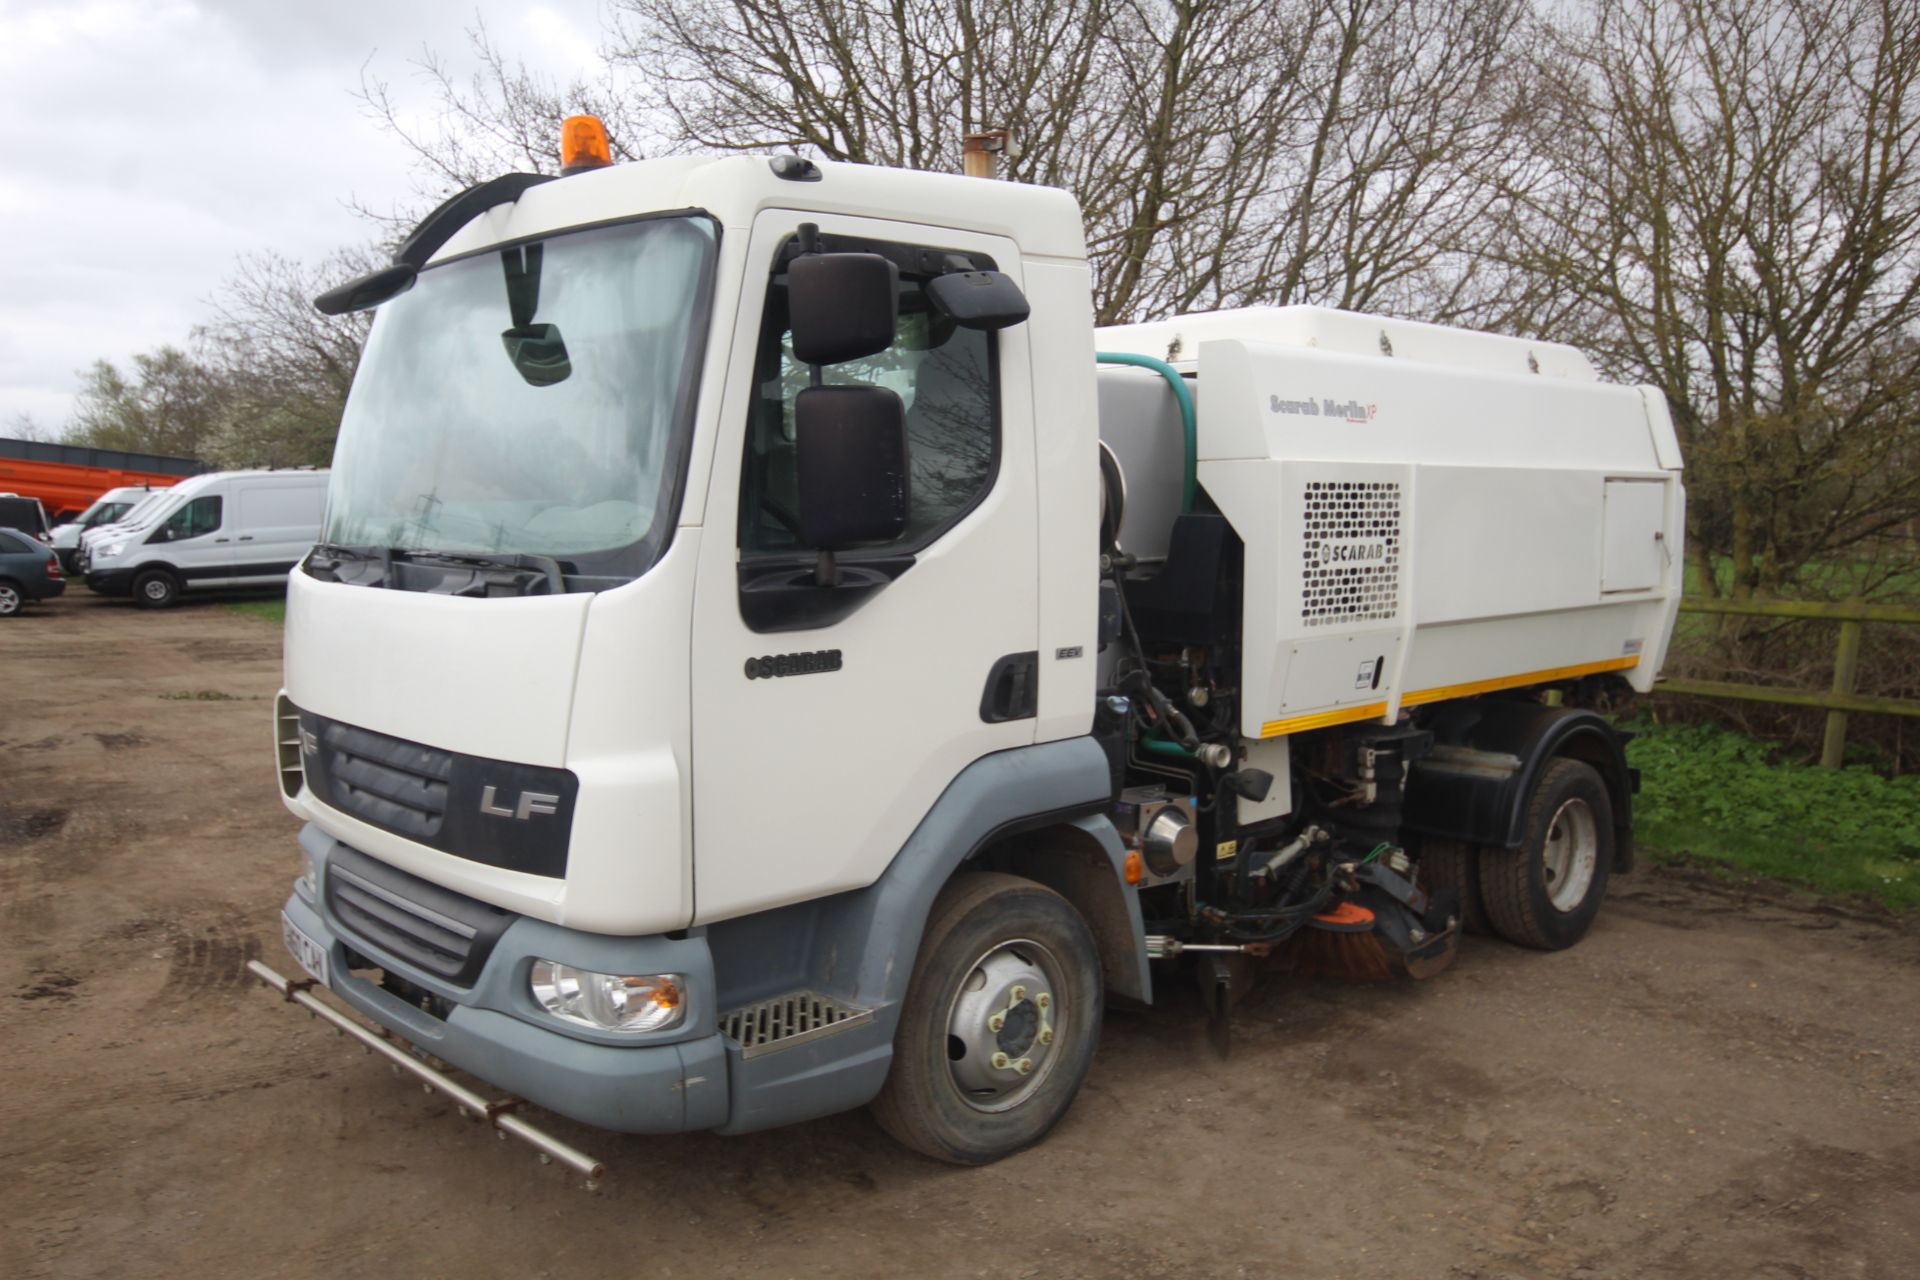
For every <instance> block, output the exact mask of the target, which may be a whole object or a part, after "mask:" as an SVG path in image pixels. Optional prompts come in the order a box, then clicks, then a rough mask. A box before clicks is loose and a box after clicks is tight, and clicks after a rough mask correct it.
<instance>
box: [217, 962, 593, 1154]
mask: <svg viewBox="0 0 1920 1280" xmlns="http://www.w3.org/2000/svg"><path fill="white" fill-rule="evenodd" d="M247 970H248V971H249V972H250V973H252V974H253V976H254V977H256V978H258V979H260V981H262V982H264V983H265V984H266V985H267V986H269V987H271V988H272V989H273V990H275V991H277V992H279V993H280V998H281V999H283V1000H285V1001H286V1002H287V1003H288V1004H297V1005H300V1006H301V1007H303V1008H305V1009H306V1011H307V1012H308V1013H309V1014H311V1015H313V1016H315V1017H320V1018H325V1019H326V1020H327V1021H328V1022H329V1023H331V1024H333V1026H334V1028H335V1030H337V1031H339V1032H341V1033H343V1034H346V1035H350V1036H352V1037H353V1038H354V1039H355V1040H358V1041H359V1042H360V1043H361V1045H362V1046H363V1047H364V1048H365V1049H366V1050H367V1051H368V1052H370V1053H377V1054H379V1055H380V1056H381V1057H383V1058H385V1059H386V1060H387V1062H388V1063H389V1064H391V1065H392V1066H393V1067H394V1068H395V1070H396V1071H406V1072H408V1073H410V1074H411V1075H413V1076H414V1077H415V1078H417V1079H418V1080H419V1081H420V1084H421V1087H422V1088H425V1089H427V1090H428V1091H434V1090H438V1091H439V1092H441V1093H444V1094H445V1095H447V1097H449V1098H452V1099H453V1100H454V1101H455V1102H456V1103H458V1104H459V1105H460V1109H461V1110H462V1111H463V1112H464V1113H466V1114H468V1115H471V1116H477V1117H479V1118H481V1119H483V1120H485V1121H486V1122H487V1123H488V1124H490V1125H492V1126H493V1128H494V1132H495V1133H496V1134H498V1135H499V1136H500V1137H502V1138H504V1137H506V1136H507V1135H508V1134H512V1135H513V1136H514V1137H516V1138H518V1139H520V1141H522V1142H524V1143H526V1144H527V1145H528V1146H530V1147H532V1148H533V1149H534V1150H535V1151H538V1152H539V1153H540V1162H541V1163H542V1164H545V1163H547V1162H548V1161H550V1160H558V1161H559V1162H560V1163H561V1164H564V1165H566V1166H567V1167H568V1168H570V1169H572V1170H574V1171H575V1172H576V1173H579V1174H581V1175H582V1176H583V1177H585V1178H586V1180H587V1189H588V1190H589V1191H591V1190H593V1189H595V1188H596V1187H597V1186H598V1185H599V1180H600V1178H601V1177H602V1176H603V1175H604V1174H605V1173H606V1166H605V1165H603V1164H601V1163H600V1162H599V1161H598V1160H596V1159H594V1158H593V1157H592V1156H590V1155H588V1154H586V1153H585V1152H584V1151H581V1150H579V1149H578V1148H576V1147H572V1146H569V1145H567V1144H566V1143H564V1142H562V1141H560V1139H558V1138H556V1137H554V1136H553V1135H552V1134H550V1133H547V1132H545V1131H544V1130H542V1129H539V1128H536V1127H535V1126H533V1125H531V1124H528V1123H527V1122H526V1121H525V1120H522V1119H521V1118H520V1117H519V1116H517V1115H514V1114H513V1112H514V1110H515V1108H517V1107H519V1106H520V1101H519V1099H517V1098H507V1099H503V1100H501V1101H497V1102H496V1101H491V1100H489V1099H487V1098H483V1097H481V1096H480V1095H479V1094H477V1093H475V1092H474V1091H473V1090H471V1089H469V1088H467V1087H466V1086H465V1085H463V1084H461V1083H460V1082H459V1081H457V1080H455V1079H454V1078H453V1077H451V1076H449V1075H446V1074H444V1073H442V1072H439V1071H436V1070H434V1069H433V1068H432V1067H430V1066H428V1065H427V1064H426V1063H424V1062H422V1061H420V1059H418V1058H416V1057H414V1056H413V1055H412V1054H411V1053H408V1052H407V1051H406V1050H404V1049H402V1048H400V1047H399V1045H398V1044H397V1043H396V1042H395V1040H394V1039H393V1037H392V1036H390V1035H389V1034H388V1033H387V1031H386V1030H385V1029H384V1028H382V1029H380V1030H377V1031H376V1030H372V1029H369V1028H367V1027H365V1026H362V1025H361V1024H360V1023H359V1022H356V1021H355V1020H354V1019H352V1018H349V1017H347V1016H346V1015H345V1014H343V1013H341V1012H340V1011H339V1010H337V1009H335V1008H333V1006H331V1005H329V1004H326V1003H324V1002H323V1001H321V1000H319V999H317V998H315V997H314V996H313V995H312V994H311V993H310V991H311V988H313V987H314V986H316V985H318V984H316V983H314V982H311V981H309V980H306V979H299V980H293V979H288V978H283V977H281V976H280V975H279V974H277V973H275V972H274V971H273V970H272V969H269V968H268V967H267V966H266V965H264V964H261V963H260V962H259V961H258V960H249V961H247Z"/></svg>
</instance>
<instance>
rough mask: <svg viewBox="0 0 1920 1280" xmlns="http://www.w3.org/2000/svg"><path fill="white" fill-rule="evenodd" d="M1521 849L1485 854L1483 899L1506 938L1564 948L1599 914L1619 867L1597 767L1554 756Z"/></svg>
mask: <svg viewBox="0 0 1920 1280" xmlns="http://www.w3.org/2000/svg"><path fill="white" fill-rule="evenodd" d="M1523 833H1524V834H1523V838H1522V840H1521V842H1520V847H1519V848H1518V849H1488V850H1486V851H1485V852H1484V853H1483V854H1482V856H1481V859H1480V899H1481V901H1482V902H1484V903H1485V904H1486V908H1487V919H1488V920H1489V921H1490V922H1491V923H1492V925H1493V927H1494V930H1495V931H1496V932H1498V933H1499V934H1500V936H1501V937H1503V938H1505V939H1506V940H1507V941H1509V942H1512V943H1516V944H1518V945H1520V946H1523V947H1534V948H1537V949H1539V950H1541V951H1561V950H1564V949H1566V948H1567V947H1570V946H1572V945H1573V944H1574V943H1576V942H1578V941H1580V939H1582V938H1584V937H1585V936H1586V934H1587V930H1588V929H1589V928H1590V927H1592V925H1593V918H1594V917H1595V916H1597V915H1598V914H1600V900H1601V899H1602V898H1604V897H1606V894H1607V873H1608V871H1609V870H1611V869H1612V867H1613V801H1612V798H1611V797H1610V796H1609V795H1608V794H1607V784H1606V783H1605V782H1603V781H1602V780H1601V778H1600V775H1599V774H1598V773H1597V772H1595V771H1594V769H1593V766H1591V765H1587V764H1582V763H1581V762H1580V761H1578V760H1566V759H1558V760H1552V761H1549V762H1548V764H1547V766H1546V768H1544V769H1542V770H1541V771H1540V777H1539V779H1538V781H1536V782H1535V783H1534V788H1533V794H1532V795H1530V796H1528V797H1527V812H1526V821H1525V825H1524V827H1523Z"/></svg>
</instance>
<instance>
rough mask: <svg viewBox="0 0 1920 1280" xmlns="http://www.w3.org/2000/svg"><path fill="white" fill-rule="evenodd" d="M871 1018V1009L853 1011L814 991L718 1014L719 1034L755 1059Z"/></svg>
mask: <svg viewBox="0 0 1920 1280" xmlns="http://www.w3.org/2000/svg"><path fill="white" fill-rule="evenodd" d="M872 1018H873V1010H871V1009H856V1008H854V1007H853V1006H852V1005H847V1004H842V1003H840V1002H839V1001H838V1000H835V999H833V998H832V997H830V996H823V995H820V994H819V993H817V992H813V991H795V992H793V993H792V994H790V995H784V996H775V997H773V998H772V999H771V1000H762V1001H760V1002H759V1003H758V1004H750V1005H747V1006H746V1007H744V1008H741V1009H735V1010H733V1011H732V1012H731V1013H723V1014H721V1015H720V1034H722V1035H724V1036H726V1037H728V1038H729V1039H731V1040H734V1041H735V1042H737V1043H738V1044H739V1045H740V1048H741V1050H742V1052H743V1053H744V1056H746V1057H749V1058H756V1057H758V1056H760V1055H761V1054H763V1053H768V1052H771V1051H772V1050H774V1049H785V1048H787V1047H789V1046H791V1045H796V1044H802V1043H804V1042H806V1041H808V1040H817V1039H819V1038H820V1037H821V1036H824V1035H829V1034H831V1033H833V1032H835V1031H845V1030H846V1029H848V1028H849V1027H854V1026H858V1025H859V1024H860V1023H863V1022H868V1021H871V1020H872Z"/></svg>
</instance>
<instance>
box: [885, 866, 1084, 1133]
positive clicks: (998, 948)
mask: <svg viewBox="0 0 1920 1280" xmlns="http://www.w3.org/2000/svg"><path fill="white" fill-rule="evenodd" d="M1034 983H1040V984H1043V987H1044V989H1043V991H1041V992H1039V993H1035V992H1033V991H1032V990H1031V986H1032V985H1033V984H1034ZM1023 988H1024V990H1023ZM1040 996H1045V997H1047V999H1046V1000H1044V1001H1042V1000H1041V999H1040ZM1104 999H1105V985H1104V981H1103V979H1102V977H1101V970H1100V954H1099V951H1098V949H1097V948H1096V947H1095V945H1094V941H1093V934H1092V933H1091V932H1090V931H1089V930H1088V929H1087V925H1086V922H1085V921H1084V920H1082V919H1081V918H1080V914H1079V912H1077V911H1075V910H1074V909H1073V907H1072V906H1071V905H1069V904H1068V902H1067V900H1066V899H1065V898H1063V897H1061V896H1060V895H1059V894H1057V893H1055V892H1054V891H1053V890H1051V889H1048V888H1045V887H1044V886H1042V885H1038V884H1035V883H1034V882H1033V881H1031V880H1023V879H1021V878H1020V877H1018V876H1009V875H1001V874H999V873H997V872H981V873H975V874H969V875H963V876H959V877H956V878H955V879H954V880H953V881H952V882H951V883H950V884H948V885H947V887H946V888H945V889H943V890H942V891H941V893H940V896H939V897H938V898H937V899H935V900H934V904H933V910H932V911H931V912H930V913H929V915H928V918H927V931H926V935H925V936H924V938H923V939H922V940H921V943H920V954H919V956H918V958H916V959H915V961H914V965H913V978H912V980H911V982H910V983H909V984H908V987H907V997H906V1000H905V1002H904V1004H903V1006H902V1008H901V1013H900V1028H899V1031H898V1032H897V1033H896V1034H895V1036H894V1045H893V1067H892V1070H891V1072H890V1073H889V1074H888V1076H887V1082H886V1084H885V1085H884V1086H883V1087H882V1088H881V1090H880V1096H879V1097H877V1098H875V1099H874V1101H873V1114H874V1118H875V1119H876V1120H878V1121H879V1122H880V1127H881V1128H883V1129H885V1130H886V1131H887V1132H888V1133H889V1134H891V1135H892V1136H893V1137H894V1138H895V1139H896V1140H897V1141H898V1142H899V1143H900V1144H901V1145H902V1146H906V1147H909V1148H911V1149H913V1150H915V1151H918V1152H919V1153H921V1154H922V1155H926V1156H931V1157H933V1158H934V1159H935V1160H944V1161H947V1162H949V1163H951V1164H968V1165H978V1164H987V1163H989V1162H991V1161H994V1160H998V1159H1000V1158H1001V1157H1003V1156H1008V1155H1012V1154H1013V1153H1014V1152H1016V1151H1018V1150H1020V1149H1021V1148H1023V1147H1027V1146H1031V1145H1032V1144H1033V1143H1035V1142H1038V1141H1039V1140H1040V1139H1041V1138H1043V1137H1045V1136H1046V1134H1047V1132H1048V1130H1050V1129H1052V1128H1053V1126H1054V1125H1055V1124H1056V1123H1058V1122H1059V1120H1060V1117H1061V1116H1063V1115H1065V1114H1066V1111H1067V1108H1068V1107H1069V1106H1071V1105H1072V1103H1073V1099H1074V1095H1076V1094H1077V1093H1079V1092H1080V1084H1081V1081H1083V1080H1084V1079H1086V1075H1087V1067H1088V1066H1089V1064H1091V1063H1092V1061H1093V1051H1094V1048H1095V1047H1096V1046H1097V1045H1098V1043H1099V1040H1100V1015H1101V1009H1102V1005H1103V1003H1104ZM1043 1006H1044V1007H1043ZM996 1015H997V1016H998V1017H999V1018H1000V1025H999V1026H998V1027H997V1028H996V1027H995V1026H994V1025H993V1023H992V1022H991V1021H989V1019H990V1018H991V1017H993V1016H996ZM1022 1061H1024V1062H1028V1063H1030V1064H1031V1066H1030V1069H1029V1070H1028V1071H1026V1072H1024V1073H1022V1072H1020V1071H1019V1069H1018V1063H1020V1062H1022ZM996 1063H998V1064H1000V1065H996Z"/></svg>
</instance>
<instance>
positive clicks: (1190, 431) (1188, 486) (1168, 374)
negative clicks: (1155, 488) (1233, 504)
mask: <svg viewBox="0 0 1920 1280" xmlns="http://www.w3.org/2000/svg"><path fill="white" fill-rule="evenodd" d="M1093 358H1094V360H1095V361H1096V362H1097V363H1099V364H1128V365H1132V366H1133V367H1134V368H1136V369H1150V370H1152V371H1153V372H1154V373H1157V374H1159V375H1160V376H1161V377H1163V378H1165V379H1166V380H1167V385H1168V386H1170V387H1172V388H1173V398H1174V399H1175V400H1176V401H1178V402H1179V405H1180V430H1181V432H1182V433H1183V434H1184V435H1185V449H1186V452H1185V455H1184V457H1183V459H1182V461H1183V462H1184V463H1185V466H1184V468H1183V470H1182V472H1181V476H1180V511H1181V513H1182V514H1183V515H1184V514H1186V513H1187V512H1190V511H1192V510H1193V489H1194V484H1195V483H1196V481H1195V475H1196V473H1197V472H1198V470H1199V465H1200V463H1199V459H1200V430H1199V427H1198V425H1197V424H1196V422H1195V419H1194V414H1193V392H1191V391H1189V390H1188V389H1187V380H1186V379H1185V378H1183V377H1181V376H1180V371H1179V370H1178V369H1176V368H1174V367H1173V366H1172V365H1170V364H1168V363H1167V362H1166V361H1165V360H1155V359H1154V358H1153V357H1152V356H1137V355H1134V354H1133V353H1132V352H1129V351H1096V352H1094V355H1093Z"/></svg>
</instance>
